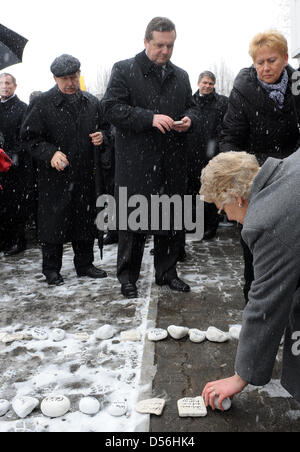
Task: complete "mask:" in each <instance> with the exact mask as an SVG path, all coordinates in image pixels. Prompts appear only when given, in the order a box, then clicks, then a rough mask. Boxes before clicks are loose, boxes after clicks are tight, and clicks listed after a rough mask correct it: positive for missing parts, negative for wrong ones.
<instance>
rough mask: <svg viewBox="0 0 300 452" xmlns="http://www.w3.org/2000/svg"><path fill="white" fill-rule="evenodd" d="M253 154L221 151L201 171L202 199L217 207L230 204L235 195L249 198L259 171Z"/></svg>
mask: <svg viewBox="0 0 300 452" xmlns="http://www.w3.org/2000/svg"><path fill="white" fill-rule="evenodd" d="M259 169H260V168H259V164H258V161H257V160H256V157H255V156H254V155H251V154H248V153H247V152H223V153H221V154H219V155H217V156H216V157H215V158H213V159H212V160H211V161H210V162H209V164H208V165H207V166H206V167H205V168H204V170H203V171H202V176H201V191H200V194H201V195H202V196H204V200H205V201H206V202H208V203H215V204H217V205H218V207H219V209H222V208H223V206H224V204H231V203H232V202H234V201H235V197H236V196H240V197H241V198H243V199H249V196H250V192H251V187H252V184H253V181H254V179H255V177H256V175H257V173H258V171H259Z"/></svg>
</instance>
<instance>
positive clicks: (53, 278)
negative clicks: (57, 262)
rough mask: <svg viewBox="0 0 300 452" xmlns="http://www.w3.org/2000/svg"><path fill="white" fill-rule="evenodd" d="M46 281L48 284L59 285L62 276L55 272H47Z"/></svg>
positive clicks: (61, 282) (62, 281) (61, 281)
mask: <svg viewBox="0 0 300 452" xmlns="http://www.w3.org/2000/svg"><path fill="white" fill-rule="evenodd" d="M46 281H47V283H48V285H49V286H61V285H62V284H63V283H64V280H63V278H62V276H61V275H60V274H59V273H56V272H53V273H49V274H47V275H46Z"/></svg>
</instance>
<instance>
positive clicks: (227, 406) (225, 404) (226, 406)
mask: <svg viewBox="0 0 300 452" xmlns="http://www.w3.org/2000/svg"><path fill="white" fill-rule="evenodd" d="M231 405H232V403H231V400H230V399H229V397H228V398H227V399H224V400H223V402H222V407H223V409H224V411H228V410H230V408H231ZM215 407H216V408H217V410H220V408H219V397H218V396H217V397H216V398H215Z"/></svg>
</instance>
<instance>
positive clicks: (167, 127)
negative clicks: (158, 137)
mask: <svg viewBox="0 0 300 452" xmlns="http://www.w3.org/2000/svg"><path fill="white" fill-rule="evenodd" d="M173 124H174V121H173V119H172V118H170V117H169V116H166V115H154V116H153V124H152V125H153V127H156V128H157V129H159V130H160V131H161V133H163V134H165V133H166V131H167V132H170V131H171V130H172V128H173Z"/></svg>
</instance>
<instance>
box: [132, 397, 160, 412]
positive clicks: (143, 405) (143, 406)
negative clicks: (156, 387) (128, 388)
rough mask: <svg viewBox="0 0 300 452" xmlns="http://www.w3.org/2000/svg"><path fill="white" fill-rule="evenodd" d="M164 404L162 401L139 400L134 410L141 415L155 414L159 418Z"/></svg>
mask: <svg viewBox="0 0 300 452" xmlns="http://www.w3.org/2000/svg"><path fill="white" fill-rule="evenodd" d="M165 404H166V401H165V400H164V399H148V400H141V401H140V402H138V403H137V404H136V406H135V409H136V411H137V412H138V413H141V414H155V415H156V416H161V414H162V412H163V409H164V407H165Z"/></svg>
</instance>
